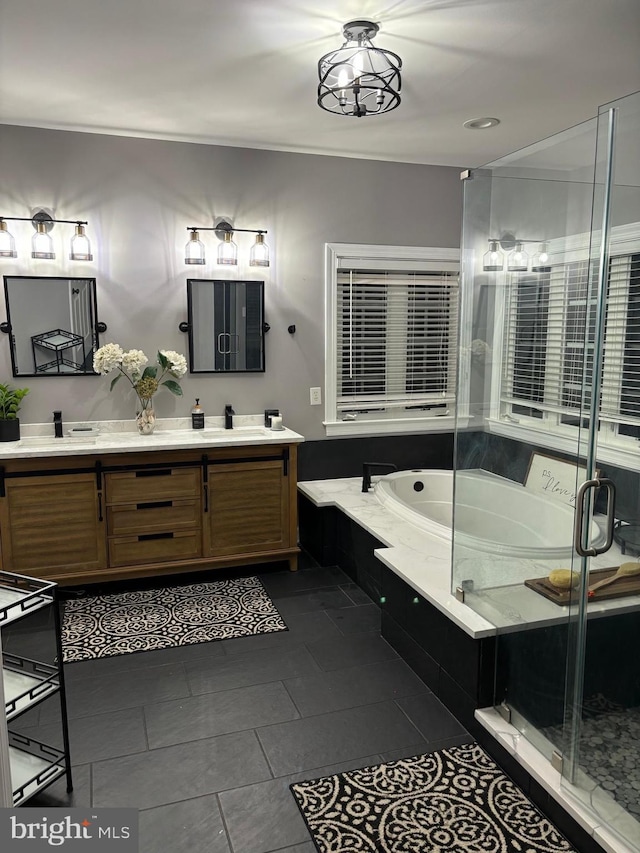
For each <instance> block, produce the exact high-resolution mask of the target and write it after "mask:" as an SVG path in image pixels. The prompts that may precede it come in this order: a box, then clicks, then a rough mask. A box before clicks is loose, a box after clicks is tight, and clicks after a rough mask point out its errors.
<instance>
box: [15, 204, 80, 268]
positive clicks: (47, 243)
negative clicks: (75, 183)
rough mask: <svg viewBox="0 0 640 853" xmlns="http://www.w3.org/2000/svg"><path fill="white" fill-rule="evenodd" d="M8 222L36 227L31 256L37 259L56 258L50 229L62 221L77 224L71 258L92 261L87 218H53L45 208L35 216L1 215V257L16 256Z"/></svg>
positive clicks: (72, 242)
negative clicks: (87, 232)
mask: <svg viewBox="0 0 640 853" xmlns="http://www.w3.org/2000/svg"><path fill="white" fill-rule="evenodd" d="M7 221H8V222H31V223H32V224H33V227H34V228H35V229H36V230H35V234H34V235H33V237H32V238H31V257H32V258H35V259H36V260H54V259H55V256H56V254H55V251H54V248H53V240H52V239H51V235H50V234H49V231H51V229H52V228H53V226H54V224H55V223H57V222H61V223H64V224H67V225H75V226H76V228H75V234H74V235H73V237H72V238H71V251H70V254H69V259H70V260H72V261H92V260H93V255H92V254H91V243H90V242H89V238H88V237H87V235H86V233H85V230H84V226H85V225H86V224H87V222H86V220H82V219H53V218H52V217H51V216H49V214H48V213H45V212H44V211H43V210H41V211H39V212H38V213H36V214H35V215H34V216H0V258H16V257H17V254H18V253H17V252H16V246H15V240H14V239H13V236H12V235H11V234H10V233H9V231H8V229H7Z"/></svg>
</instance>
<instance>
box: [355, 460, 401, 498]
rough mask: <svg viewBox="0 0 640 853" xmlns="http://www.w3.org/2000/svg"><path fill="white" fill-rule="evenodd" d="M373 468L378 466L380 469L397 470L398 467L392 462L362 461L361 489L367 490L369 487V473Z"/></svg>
mask: <svg viewBox="0 0 640 853" xmlns="http://www.w3.org/2000/svg"><path fill="white" fill-rule="evenodd" d="M374 468H379V469H380V470H382V471H397V470H398V468H397V467H396V466H395V465H394V464H393V462H363V463H362V491H363V492H368V491H369V489H370V488H371V474H372V473H373V470H374Z"/></svg>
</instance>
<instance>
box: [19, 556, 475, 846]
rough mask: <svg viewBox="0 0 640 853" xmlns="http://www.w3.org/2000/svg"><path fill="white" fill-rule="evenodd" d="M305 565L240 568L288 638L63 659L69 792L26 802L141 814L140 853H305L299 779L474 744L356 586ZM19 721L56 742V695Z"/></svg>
mask: <svg viewBox="0 0 640 853" xmlns="http://www.w3.org/2000/svg"><path fill="white" fill-rule="evenodd" d="M301 562H302V567H301V569H300V571H298V572H297V573H295V574H294V573H290V572H289V571H288V570H286V569H284V570H283V569H280V568H279V567H271V568H270V567H260V570H258V571H253V572H251V570H247V572H246V573H247V574H250V573H251V574H257V575H259V577H260V578H261V579H262V581H263V583H264V586H265V588H266V590H267V592H268V593H269V594H270V595H271V597H272V599H273V601H274V602H275V604H276V606H277V608H278V610H279V611H280V613H281V614H282V616H283V617H284V619H285V621H286V622H287V625H288V627H289V631H286V632H281V633H276V634H265V635H261V636H256V637H247V638H242V639H235V640H223V641H220V642H214V643H204V644H200V645H195V646H183V647H181V648H176V649H168V650H160V651H154V652H142V653H138V654H131V655H124V656H121V657H115V658H107V659H103V660H97V661H86V662H81V663H73V664H68V665H66V667H65V674H66V680H67V693H68V710H69V717H70V736H71V750H72V761H73V764H74V786H75V787H74V792H73V794H72V795H71V796H68V795H67V794H66V791H65V785H64V782H63V781H58V782H56V783H54V784H53V785H52V786H50V787H49V788H48V789H46V791H44V792H43V793H42V794H41V795H40V796H39V797H38V798H37V799H33V800H31V801H30V803H29V805H43V806H44V805H68V804H73V805H79V806H90V805H93V806H98V807H99V806H136V807H137V808H138V809H140V834H141V841H140V853H166V851H176V853H180V851H185V853H186V851H189V853H273V851H279V853H311V851H313V850H314V849H315V848H314V846H313V844H312V842H311V841H310V838H309V834H308V831H307V829H306V827H305V824H304V822H303V820H302V818H301V817H300V813H299V811H298V808H297V806H296V804H295V802H294V799H293V796H292V795H291V793H290V791H289V787H288V786H289V784H290V783H291V782H293V781H300V780H304V779H313V778H317V777H319V776H322V775H326V774H328V773H331V772H335V771H339V770H346V769H350V768H355V767H362V766H365V765H367V764H372V763H377V762H380V761H384V760H392V759H395V758H400V757H402V756H406V755H413V754H416V753H418V752H425V751H431V750H434V749H438V748H441V747H443V746H449V745H455V744H460V743H465V742H468V741H469V740H471V738H470V737H469V735H467V734H466V733H465V731H464V729H463V728H462V727H461V726H460V724H459V723H458V722H457V720H456V719H455V718H454V717H453V716H452V715H451V714H450V713H449V712H448V711H447V710H446V709H445V708H444V706H443V705H442V704H441V703H440V702H439V701H438V700H437V699H436V698H435V696H434V695H433V694H432V693H430V692H429V690H428V689H427V688H426V687H425V686H424V684H423V683H422V682H421V681H420V680H419V679H418V678H417V676H415V675H414V674H413V672H412V671H411V670H410V669H409V667H408V666H407V665H406V664H405V663H404V662H403V661H402V660H401V659H400V658H399V657H398V656H397V655H396V653H395V652H394V651H393V649H392V648H391V647H390V646H389V645H388V644H387V643H386V642H385V641H384V640H383V639H382V638H381V636H380V631H379V611H378V609H377V608H376V607H375V606H374V605H373V604H371V603H370V602H369V600H368V599H367V598H366V596H364V595H363V593H362V591H361V590H360V589H358V588H357V587H355V586H354V585H353V584H352V583H350V580H349V578H348V577H347V576H346V575H345V574H344V573H343V572H342V571H341V570H340V569H337V568H318V567H316V566H313V565H311V564H310V563H311V561H309V560H302V561H301ZM200 579H202V577H201V578H200ZM210 579H215V578H210ZM44 633H45V632H44V631H43V636H44ZM37 641H38V637H37V632H36V635H35V636H34V635H33V634H32V635H31V642H32V643H33V644H36V643H37ZM16 722H18V721H16ZM15 727H16V726H15V725H14V728H15ZM20 727H21V729H22V730H23V731H25V732H27V731H28V732H29V734H30V735H32V736H33V737H36V738H37V739H41V740H43V741H45V742H49V743H53V744H54V745H55V744H56V741H57V740H58V741H59V732H60V725H59V709H58V707H57V704H56V700H55V699H51V700H47V703H43V704H42V705H41V706H40V707H39V708H37V709H34V710H33V711H31V712H30V713H29V715H28V716H26V715H25V717H22V718H20Z"/></svg>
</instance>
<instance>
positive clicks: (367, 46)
mask: <svg viewBox="0 0 640 853" xmlns="http://www.w3.org/2000/svg"><path fill="white" fill-rule="evenodd" d="M378 29H379V27H378V25H377V24H374V23H372V22H371V21H351V22H350V23H349V24H345V26H344V28H343V32H344V36H345V39H346V41H345V42H344V44H343V45H342V47H340V48H338V49H337V50H332V51H331V52H330V53H327V54H325V55H324V56H323V57H321V59H320V61H319V62H318V76H319V80H320V82H319V85H318V106H319V107H322V109H323V110H327V111H328V112H332V113H338V114H339V115H346V116H355V117H356V118H362V116H370V115H378V114H380V113H385V112H389V111H390V110H393V109H395V108H396V107H397V106H398V105H399V104H400V87H401V84H402V81H401V76H400V69H401V68H402V60H401V59H400V57H399V56H397V55H396V54H395V53H392V52H391V51H390V50H384V49H383V48H379V47H374V46H373V44H372V43H371V39H372V38H373V37H374V36H375V35H376V33H377V32H378Z"/></svg>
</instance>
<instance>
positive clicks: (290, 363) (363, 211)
mask: <svg viewBox="0 0 640 853" xmlns="http://www.w3.org/2000/svg"><path fill="white" fill-rule="evenodd" d="M338 120H339V119H338ZM0 157H1V158H2V162H3V163H4V164H11V165H10V167H8V166H7V165H5V167H4V168H3V176H2V182H3V187H2V205H1V209H0V213H1V214H3V215H5V216H10V215H13V216H28V215H31V212H32V209H34V208H38V207H45V208H50V209H51V210H52V211H53V212H54V213H55V215H56V216H57V217H59V218H62V219H72V218H76V217H77V218H82V219H87V220H89V227H88V229H87V233H88V235H89V236H90V238H91V240H92V245H93V250H94V262H93V263H92V264H83V263H71V262H69V261H68V259H67V258H68V239H70V238H71V235H72V231H73V227H72V226H70V225H69V226H62V225H57V226H56V227H55V229H54V231H53V234H52V236H53V237H54V239H55V240H56V243H57V245H56V248H57V250H58V251H57V260H56V261H39V262H36V261H32V260H31V259H30V258H29V257H26V256H27V255H28V254H29V252H28V251H27V248H28V246H27V238H29V239H30V236H31V234H32V233H33V232H32V229H31V226H30V225H29V223H25V224H24V228H21V227H19V226H21V225H23V224H22V223H15V224H14V223H12V226H15V227H11V228H10V230H12V231H13V232H14V234H15V236H16V237H17V239H18V243H19V245H18V251H19V253H20V251H21V250H22V253H21V254H22V256H21V257H18V258H17V259H15V260H4V261H1V262H0V269H2V270H3V272H4V273H6V274H19V275H34V274H36V275H60V274H65V273H66V274H68V275H75V276H79V275H95V276H96V278H97V283H98V316H99V319H100V320H104V321H105V322H106V323H107V325H108V331H107V333H106V334H105V335H103V336H102V338H101V342H102V343H107V342H110V341H115V342H117V343H120V344H121V345H122V346H123V347H124V348H125V349H129V348H132V347H135V348H138V349H143V350H144V351H145V352H146V354H147V355H148V356H150V357H152V356H153V354H154V352H155V350H156V349H157V348H163V349H175V350H178V351H179V352H183V353H185V354H186V352H187V338H186V336H185V335H183V334H182V333H181V332H179V331H178V323H179V322H180V321H181V320H183V319H185V318H186V279H187V277H188V276H190V277H194V278H195V277H202V278H216V277H220V276H218V275H217V269H219V268H216V266H215V265H214V264H213V263H211V261H212V259H213V257H214V253H215V249H216V247H217V239H216V238H215V237H214V236H213V235H211V234H208V235H207V234H205V235H202V239H203V242H205V245H206V248H207V250H208V251H207V261H208V262H207V265H206V266H205V267H191V268H189V267H186V266H185V264H184V244H185V243H186V241H187V237H188V234H187V231H186V227H187V226H189V225H210V224H212V220H213V218H214V217H219V216H229V217H231V218H233V220H234V223H235V225H236V226H237V227H238V228H266V229H268V231H269V234H268V236H267V238H266V239H267V242H268V243H269V245H270V247H271V250H272V254H273V261H272V266H271V267H270V268H269V269H265V270H256V269H252V268H251V267H249V266H248V252H249V247H250V245H251V243H252V236H251V235H249V234H238V235H237V236H236V242H237V243H238V245H239V253H240V255H243V256H244V258H245V261H244V263H243V262H242V258H241V259H240V263H239V266H238V268H237V273H236V275H237V277H238V278H254V279H256V278H264V279H265V282H266V284H265V289H266V294H265V306H266V307H265V312H266V319H267V321H268V322H269V323H270V324H271V331H270V332H269V333H268V335H267V343H266V346H267V355H266V364H267V369H266V373H265V374H261V375H246V376H244V375H240V376H238V375H235V376H223V377H220V376H212V377H206V376H195V377H190V376H189V375H187V376H186V377H185V379H184V380H183V381H182V387H183V389H184V394H185V397H184V398H178V399H176V398H174V397H172V396H171V395H170V394H169V393H163V394H160V395H159V396H158V398H157V400H156V403H157V406H156V408H157V411H158V414H159V416H160V417H163V416H164V417H176V416H182V415H187V414H188V412H189V410H190V408H191V404H192V398H194V397H196V396H198V397H200V400H201V403H202V404H203V405H204V407H205V410H206V412H207V413H208V414H216V415H219V414H222V412H223V409H224V405H225V403H233V405H234V408H235V410H236V412H238V413H251V412H259V411H261V410H262V409H264V408H266V407H270V408H271V407H276V406H277V407H279V408H280V409H281V410H282V411H283V413H284V416H285V423H286V424H287V425H288V426H290V427H292V428H293V429H296V430H298V431H299V432H301V433H303V434H304V435H305V436H306V437H307V438H310V439H317V438H322V437H323V436H324V429H323V427H322V420H323V416H324V406H315V407H310V406H309V387H310V386H317V385H320V386H323V385H324V320H323V318H324V271H323V265H324V252H323V248H324V243H325V242H334V241H335V242H353V243H360V242H361V243H377V244H391V245H394V244H397V245H413V246H416V245H425V246H443V247H456V246H458V245H459V244H460V225H461V215H462V191H461V182H460V181H459V169H455V168H449V167H440V166H419V165H412V164H404V163H387V162H379V161H368V160H357V159H349V158H340V157H322V156H316V155H309V154H291V153H284V152H273V151H258V150H253V149H242V148H224V147H217V146H208V145H193V144H190V143H182V142H164V141H158V140H148V139H134V138H127V137H116V136H103V135H98V134H86V133H73V132H66V131H53V130H40V129H36V128H21V127H9V126H2V127H0ZM29 251H30V249H29ZM196 270H197V271H198V272H197V273H196V272H195V271H196ZM228 272H229V268H227V269H226V270H225V276H227V275H228ZM262 273H265V275H263V274H262ZM291 323H295V325H296V327H297V333H296V334H295V335H294V336H291V335H289V334H288V332H287V326H288V325H289V324H291ZM0 360H1V364H0V380H5V379H8V378H10V376H11V371H10V361H9V346H8V341H7V340H4V339H2V340H0ZM28 384H29V387H30V388H31V394H30V395H29V396H28V397H27V398H26V400H25V403H24V405H23V409H22V412H21V419H22V420H23V422H26V423H33V422H43V421H46V420H50V418H51V412H52V410H53V409H59V408H62V409H63V413H64V418H65V420H67V421H72V420H85V419H87V420H90V419H99V420H102V419H111V418H128V417H132V416H133V412H134V401H133V399H132V397H131V396H127V395H126V394H125V392H124V385H122V383H121V384H120V385H118V386H116V389H114V391H113V393H112V394H109V391H108V385H109V380H108V379H107V378H105V377H81V378H74V379H69V378H55V379H44V378H43V379H30V380H29V383H28Z"/></svg>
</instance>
